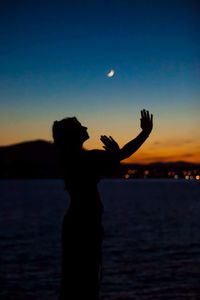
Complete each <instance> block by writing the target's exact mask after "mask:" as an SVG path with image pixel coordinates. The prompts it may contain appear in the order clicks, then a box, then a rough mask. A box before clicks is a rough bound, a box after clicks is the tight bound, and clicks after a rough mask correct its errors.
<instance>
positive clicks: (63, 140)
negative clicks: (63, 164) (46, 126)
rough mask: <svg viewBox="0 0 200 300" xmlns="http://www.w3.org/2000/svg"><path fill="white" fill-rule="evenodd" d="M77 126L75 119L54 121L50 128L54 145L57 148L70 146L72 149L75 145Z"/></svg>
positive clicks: (77, 122)
mask: <svg viewBox="0 0 200 300" xmlns="http://www.w3.org/2000/svg"><path fill="white" fill-rule="evenodd" d="M77 125H79V126H80V123H79V121H78V120H77V118H76V117H70V118H65V119H62V120H60V121H55V122H54V123H53V127H52V134H53V139H54V143H55V144H56V146H58V147H62V146H66V145H68V146H69V147H70V145H71V146H72V147H73V145H74V144H76V143H77V139H78V138H79V137H78V131H77Z"/></svg>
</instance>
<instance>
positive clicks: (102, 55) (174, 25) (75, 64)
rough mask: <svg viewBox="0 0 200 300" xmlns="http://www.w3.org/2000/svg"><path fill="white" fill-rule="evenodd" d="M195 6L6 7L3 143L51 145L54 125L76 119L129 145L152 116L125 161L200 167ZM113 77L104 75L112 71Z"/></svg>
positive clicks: (0, 7) (1, 13)
mask: <svg viewBox="0 0 200 300" xmlns="http://www.w3.org/2000/svg"><path fill="white" fill-rule="evenodd" d="M196 3H197V1H191V0H190V1H189V0H188V1H184V0H183V1H181V0H180V1H176V0H175V1H143V0H141V1H139V0H138V1H129V0H123V1H122V0H121V1H105V0H103V1H80V0H79V1H44V2H43V1H37V0H36V1H19V2H18V1H3V2H1V4H0V28H1V29H0V38H1V44H0V127H1V134H0V145H1V146H2V145H10V144H14V143H19V142H22V141H30V140H36V139H44V140H48V141H52V136H51V126H52V123H53V121H54V120H56V119H58V120H59V119H61V118H64V117H67V116H76V117H77V118H78V119H79V120H80V122H81V123H82V124H83V125H85V126H87V127H88V132H89V135H90V140H88V141H87V142H86V143H85V147H86V148H88V149H91V148H102V144H101V142H100V135H102V134H105V135H111V136H113V138H114V139H116V141H118V143H119V145H120V146H123V145H124V144H125V143H126V142H128V141H129V140H130V139H132V138H133V137H135V136H137V134H138V133H139V132H140V130H141V129H140V110H141V109H147V110H149V111H150V113H153V115H154V129H153V132H152V134H151V136H150V137H149V138H148V140H147V141H146V142H145V144H144V145H143V146H142V147H141V149H140V150H138V152H137V153H136V154H134V155H133V156H132V157H131V158H130V159H129V160H128V162H130V161H131V162H134V163H150V162H155V161H162V162H167V161H179V160H183V161H188V162H195V163H200V130H199V128H200V117H199V115H200V114H199V113H200V101H199V96H200V82H199V81H200V54H199V53H200V49H199V48H200V47H199V46H200V42H199V36H200V26H199V20H198V15H199V7H198V6H197V4H196ZM111 69H114V70H115V76H113V77H111V78H108V76H107V73H108V72H109V70H111Z"/></svg>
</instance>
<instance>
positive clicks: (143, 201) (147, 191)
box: [0, 180, 200, 300]
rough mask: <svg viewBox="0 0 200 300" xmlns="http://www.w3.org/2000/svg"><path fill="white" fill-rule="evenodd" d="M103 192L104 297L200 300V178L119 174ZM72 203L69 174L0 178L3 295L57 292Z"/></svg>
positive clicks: (15, 299) (7, 298) (38, 297)
mask: <svg viewBox="0 0 200 300" xmlns="http://www.w3.org/2000/svg"><path fill="white" fill-rule="evenodd" d="M100 191H101V194H102V201H103V204H104V207H105V213H104V228H105V232H106V237H105V240H104V244H103V254H104V267H103V281H102V287H101V299H103V300H111V299H112V300H122V299H123V300H130V299H131V300H136V299H138V300H149V299H152V300H158V299H159V300H165V299H172V300H179V299H181V300H182V299H191V300H193V299H195V300H198V299H200V182H195V181H182V180H180V181H179V180H177V181H176V180H174V181H171V180H135V181H123V180H115V181H104V182H102V183H101V184H100ZM67 207H68V197H67V194H66V192H65V191H64V186H63V183H62V181H59V180H48V181H45V180H38V181H37V180H35V181H32V180H31V181H0V250H1V251H0V299H1V300H27V299H29V300H32V299H34V300H47V299H48V300H56V299H57V295H58V290H59V272H60V227H61V222H62V217H63V214H64V211H65V210H66V208H67ZM77 300H78V299H77Z"/></svg>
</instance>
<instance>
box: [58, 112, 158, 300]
mask: <svg viewBox="0 0 200 300" xmlns="http://www.w3.org/2000/svg"><path fill="white" fill-rule="evenodd" d="M152 127H153V116H152V115H151V116H150V115H149V112H148V111H146V110H142V111H141V128H142V131H141V132H140V134H139V135H138V136H137V137H136V138H134V139H133V140H131V141H130V142H128V143H127V144H126V145H125V146H124V147H122V148H121V149H120V147H119V146H118V144H117V142H116V141H115V140H114V139H113V138H112V137H111V136H110V137H107V136H105V135H103V136H101V141H102V143H103V144H104V146H103V147H104V149H105V150H85V149H84V148H83V143H84V142H85V141H86V140H87V139H88V138H89V135H88V133H87V127H84V126H82V125H81V123H80V122H79V121H78V120H77V119H76V118H75V117H72V118H65V119H63V120H61V121H55V122H54V124H53V138H54V143H55V145H56V147H57V151H58V156H59V160H60V164H61V168H62V173H63V174H62V175H63V178H64V181H65V185H66V188H67V190H68V193H69V196H70V206H69V209H68V210H67V212H66V214H65V216H64V220H63V225H62V265H61V268H62V274H61V290H60V298H59V299H60V300H80V299H87V300H97V299H99V298H98V297H99V282H100V270H101V246H102V239H103V228H102V213H103V206H102V203H101V200H100V197H99V193H98V188H97V184H98V182H99V180H100V179H101V178H102V177H103V176H110V175H114V174H115V172H116V171H117V168H118V166H119V163H120V161H121V160H123V159H125V158H127V157H129V156H131V155H132V154H133V153H134V152H135V151H137V149H138V148H139V147H140V146H141V145H142V144H143V142H144V141H145V140H146V139H147V137H148V136H149V134H150V132H151V130H152Z"/></svg>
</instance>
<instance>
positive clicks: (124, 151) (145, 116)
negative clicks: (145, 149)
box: [119, 109, 153, 160]
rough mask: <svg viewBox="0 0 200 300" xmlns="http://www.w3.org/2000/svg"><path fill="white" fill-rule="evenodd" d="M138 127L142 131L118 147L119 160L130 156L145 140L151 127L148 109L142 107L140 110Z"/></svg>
mask: <svg viewBox="0 0 200 300" xmlns="http://www.w3.org/2000/svg"><path fill="white" fill-rule="evenodd" d="M140 122H141V123H140V124H141V125H140V127H141V129H142V131H141V132H140V133H139V134H138V136H137V137H136V138H134V139H133V140H131V141H130V142H128V143H127V144H126V145H124V147H122V148H121V149H120V153H119V155H120V160H123V159H125V158H128V157H130V156H131V155H132V154H133V153H135V152H136V151H137V150H138V149H139V148H140V147H141V146H142V144H143V143H144V142H145V141H146V139H147V138H148V136H149V134H150V133H151V131H152V128H153V115H152V114H151V116H150V115H149V112H148V110H145V109H143V110H142V111H141V119H140Z"/></svg>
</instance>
